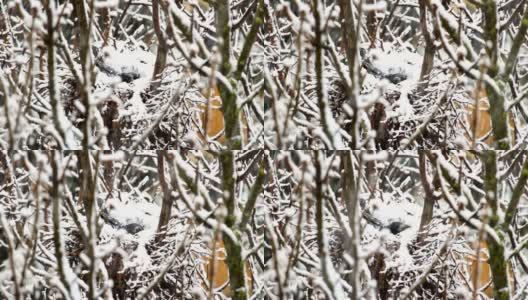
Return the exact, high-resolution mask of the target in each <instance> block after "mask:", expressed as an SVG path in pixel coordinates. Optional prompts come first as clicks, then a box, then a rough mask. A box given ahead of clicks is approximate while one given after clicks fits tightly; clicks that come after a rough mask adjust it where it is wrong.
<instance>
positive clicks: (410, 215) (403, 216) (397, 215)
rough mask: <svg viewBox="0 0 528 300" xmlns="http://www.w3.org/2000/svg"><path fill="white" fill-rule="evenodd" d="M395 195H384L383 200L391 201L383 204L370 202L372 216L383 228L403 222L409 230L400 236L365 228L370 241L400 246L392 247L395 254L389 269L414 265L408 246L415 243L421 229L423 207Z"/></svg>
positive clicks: (389, 261) (389, 260)
mask: <svg viewBox="0 0 528 300" xmlns="http://www.w3.org/2000/svg"><path fill="white" fill-rule="evenodd" d="M395 198H396V195H393V194H384V196H383V199H390V200H389V201H385V202H382V201H380V200H373V201H371V202H370V213H371V215H372V216H373V217H374V218H375V219H377V220H379V221H381V226H383V227H385V228H386V226H388V225H389V224H391V223H392V222H401V223H403V224H405V225H407V226H409V228H407V229H405V230H403V231H401V232H400V233H398V234H391V233H390V231H389V230H387V229H383V230H382V231H381V232H380V229H379V227H375V226H372V225H368V226H367V227H366V228H365V234H366V236H369V237H368V239H372V238H374V239H378V240H379V239H380V238H381V240H383V241H384V244H385V245H398V246H397V247H390V248H391V249H392V250H394V252H392V253H391V257H390V259H388V260H387V267H390V266H400V267H401V266H408V265H412V264H413V258H412V255H411V254H410V253H409V248H408V245H409V244H411V243H413V242H414V240H415V239H416V235H417V233H418V230H419V228H420V217H421V207H420V206H419V205H418V204H416V203H412V202H410V201H408V200H407V199H401V200H400V198H404V197H398V198H396V199H395Z"/></svg>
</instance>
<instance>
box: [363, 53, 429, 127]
mask: <svg viewBox="0 0 528 300" xmlns="http://www.w3.org/2000/svg"><path fill="white" fill-rule="evenodd" d="M365 60H366V63H367V64H368V65H369V68H370V70H371V72H374V73H377V74H376V75H378V76H382V78H385V79H387V81H386V86H385V83H383V84H382V87H385V88H387V90H389V91H390V90H394V91H397V92H399V93H400V96H399V98H398V100H396V101H395V102H394V103H393V105H392V107H391V108H392V109H389V110H387V111H386V113H387V118H391V117H398V118H399V121H400V122H405V121H409V120H413V119H414V117H415V116H414V109H413V107H412V104H411V102H410V101H409V98H408V94H409V93H410V92H411V91H412V90H414V89H415V88H416V84H417V83H418V80H419V79H420V72H421V64H422V57H421V56H420V55H419V54H417V53H415V52H411V51H409V50H406V49H396V50H392V51H386V52H384V51H382V50H381V49H378V48H376V49H372V50H370V51H369V53H368V55H367V57H366V59H365ZM391 82H392V84H391ZM364 85H370V86H377V85H379V79H378V78H376V77H375V76H374V75H372V74H367V76H366V77H365V81H364Z"/></svg>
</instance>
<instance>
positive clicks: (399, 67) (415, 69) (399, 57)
mask: <svg viewBox="0 0 528 300" xmlns="http://www.w3.org/2000/svg"><path fill="white" fill-rule="evenodd" d="M368 58H369V61H370V64H371V65H372V66H373V67H374V68H375V69H377V70H379V71H380V72H382V73H383V74H385V75H404V76H405V78H406V79H405V80H403V81H406V80H409V81H414V82H416V81H417V80H418V79H419V78H420V69H421V63H422V57H421V56H420V55H419V54H417V53H415V52H411V51H408V50H405V49H398V50H394V51H387V52H384V51H382V50H381V49H379V48H375V49H372V50H370V52H369V55H368ZM403 81H402V82H403Z"/></svg>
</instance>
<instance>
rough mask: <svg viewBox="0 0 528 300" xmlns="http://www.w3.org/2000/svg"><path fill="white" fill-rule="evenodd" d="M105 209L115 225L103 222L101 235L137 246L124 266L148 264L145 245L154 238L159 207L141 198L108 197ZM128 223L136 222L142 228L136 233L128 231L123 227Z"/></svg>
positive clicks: (148, 257)
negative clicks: (121, 198)
mask: <svg viewBox="0 0 528 300" xmlns="http://www.w3.org/2000/svg"><path fill="white" fill-rule="evenodd" d="M105 209H106V211H107V214H108V218H109V219H111V220H113V221H114V222H115V223H116V224H117V225H116V224H108V223H105V224H104V225H103V228H102V236H105V237H107V238H110V239H112V238H119V239H120V240H121V242H122V244H135V245H137V247H136V246H134V248H135V249H133V251H131V253H129V254H130V256H129V257H128V259H126V260H125V268H129V267H140V268H141V267H145V268H146V267H148V266H150V263H151V258H150V256H149V255H148V253H147V250H146V248H145V246H146V244H147V243H149V242H150V241H151V240H153V239H154V236H155V234H156V230H157V226H158V221H159V214H160V210H161V208H160V207H159V206H158V205H156V204H154V203H149V202H146V201H141V200H140V201H134V200H132V201H128V202H126V203H125V202H121V201H120V200H119V199H109V200H108V201H107V202H106V206H105ZM130 224H137V225H139V226H141V227H142V228H141V230H139V231H138V232H136V233H129V232H127V231H126V230H124V228H123V227H124V226H126V225H130ZM127 252H129V251H127Z"/></svg>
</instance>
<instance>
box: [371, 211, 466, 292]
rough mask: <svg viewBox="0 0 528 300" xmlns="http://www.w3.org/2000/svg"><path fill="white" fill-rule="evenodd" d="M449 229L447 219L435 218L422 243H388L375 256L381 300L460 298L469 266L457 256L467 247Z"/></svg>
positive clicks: (375, 276)
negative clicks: (405, 297) (464, 276)
mask: <svg viewBox="0 0 528 300" xmlns="http://www.w3.org/2000/svg"><path fill="white" fill-rule="evenodd" d="M449 228H450V226H449V225H448V224H446V223H445V220H442V219H440V218H435V219H433V221H432V222H431V224H430V225H429V226H428V228H427V229H426V232H425V235H424V236H426V238H425V239H424V240H423V241H422V242H418V241H417V240H416V242H413V243H409V244H407V245H402V244H400V243H399V242H398V241H395V240H392V241H388V242H385V243H384V245H383V251H379V252H376V253H374V254H373V255H372V257H371V258H370V259H369V264H368V265H369V268H370V271H371V273H372V274H373V277H374V279H376V280H377V282H378V291H379V297H380V299H399V298H402V297H404V296H409V297H410V298H411V299H458V294H459V293H460V291H461V290H462V289H464V288H465V286H464V285H463V283H464V282H465V281H464V278H463V277H462V274H463V272H464V270H465V263H464V261H463V260H461V258H460V256H458V255H456V254H454V253H458V252H459V251H460V249H461V248H464V249H466V248H467V245H466V244H465V241H464V240H463V238H461V237H458V236H456V237H452V236H451V234H452V233H451V231H450V229H449ZM416 238H417V237H416ZM447 240H449V241H447ZM401 247H406V248H405V249H401ZM402 250H403V251H402ZM401 253H405V254H406V255H402V254H401Z"/></svg>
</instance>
